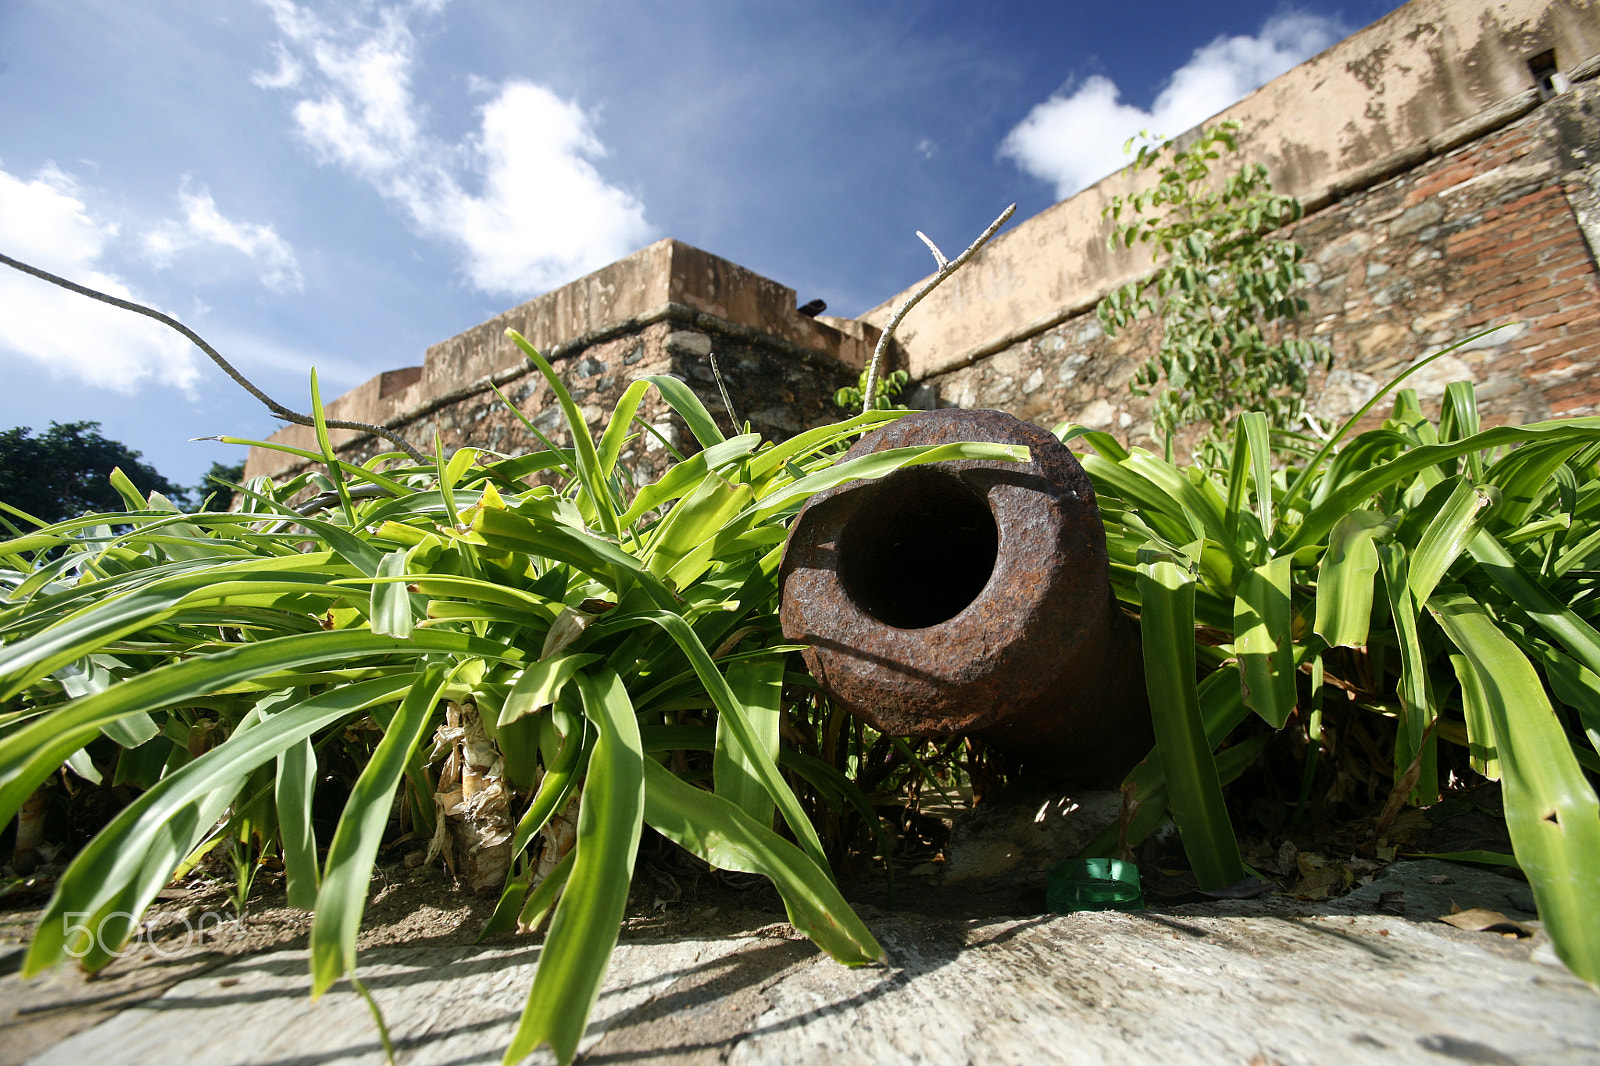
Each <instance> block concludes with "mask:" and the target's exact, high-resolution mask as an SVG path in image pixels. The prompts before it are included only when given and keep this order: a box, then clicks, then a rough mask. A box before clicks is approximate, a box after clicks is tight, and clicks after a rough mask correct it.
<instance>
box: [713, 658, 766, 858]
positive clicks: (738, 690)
mask: <svg viewBox="0 0 1600 1066" xmlns="http://www.w3.org/2000/svg"><path fill="white" fill-rule="evenodd" d="M728 687H729V688H730V689H732V690H733V697H734V699H736V700H738V701H739V705H740V706H741V707H743V708H744V712H745V717H746V718H747V719H748V720H749V722H750V729H751V732H752V733H754V734H755V739H756V742H757V743H758V744H760V745H762V747H764V748H765V749H766V752H767V754H768V756H770V757H771V758H772V760H773V761H774V762H776V761H777V759H778V751H779V748H778V727H779V725H780V724H781V722H782V718H783V712H782V697H783V659H781V658H778V657H768V658H762V659H743V660H740V661H739V662H736V663H732V664H730V665H729V667H728ZM732 732H733V731H732V730H731V729H729V728H726V727H724V726H723V725H722V724H721V720H720V719H719V720H718V725H717V746H716V752H715V754H714V756H713V758H712V767H711V776H712V781H713V782H715V787H716V790H717V795H719V796H721V797H722V798H723V799H726V800H727V801H728V802H729V803H732V804H733V805H734V806H735V807H738V808H739V809H740V810H741V811H743V812H744V813H746V814H748V815H749V816H750V818H751V820H752V821H754V822H755V823H756V824H757V825H763V826H770V825H772V815H773V813H774V811H775V810H776V805H775V804H774V802H773V799H772V796H771V795H770V794H769V793H768V792H767V790H766V788H764V787H763V786H762V784H761V779H760V778H759V777H758V776H757V775H756V772H755V770H754V768H753V767H752V766H751V764H750V760H748V759H746V758H745V755H744V749H743V748H742V747H740V746H739V743H738V741H737V740H736V739H735V738H734V737H733V735H732Z"/></svg>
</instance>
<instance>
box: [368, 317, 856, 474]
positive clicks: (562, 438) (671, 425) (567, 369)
mask: <svg viewBox="0 0 1600 1066" xmlns="http://www.w3.org/2000/svg"><path fill="white" fill-rule="evenodd" d="M711 354H715V356H716V359H717V366H718V368H719V369H720V370H721V371H722V376H723V380H724V381H725V382H726V384H727V386H728V393H729V398H730V399H731V400H732V401H733V406H734V411H735V412H736V413H737V414H738V416H739V419H740V421H741V422H743V421H746V420H748V421H749V422H750V423H751V428H752V429H754V430H755V431H756V432H759V433H761V434H762V435H763V436H764V437H765V438H766V439H768V440H783V439H785V438H787V437H790V436H793V435H794V434H795V433H798V432H800V431H802V430H804V429H808V428H810V427H812V426H816V425H821V424H824V423H826V422H831V421H835V420H837V419H838V418H840V417H843V414H844V413H843V412H841V411H839V409H838V408H836V407H834V406H833V394H834V393H835V392H836V391H837V390H839V389H840V388H842V387H844V386H845V385H849V384H854V383H855V380H856V372H855V371H854V370H853V369H852V368H849V367H846V366H843V365H842V364H839V363H837V362H836V361H834V360H832V359H829V358H827V357H825V356H822V355H813V356H808V355H807V354H806V353H803V352H796V351H794V350H792V349H791V348H789V347H787V346H779V345H778V344H777V343H776V342H774V341H772V340H771V339H767V340H766V341H765V343H764V342H763V339H762V338H761V337H760V336H759V335H755V334H753V332H752V331H751V330H749V329H739V328H738V327H735V326H732V325H731V324H729V323H725V322H722V321H721V320H718V319H715V318H713V317H712V316H710V315H705V314H700V313H696V312H693V311H690V310H689V309H687V308H685V309H683V310H682V312H681V317H679V318H666V319H662V320H660V321H657V322H652V323H649V324H647V325H644V326H642V327H641V328H640V329H638V330H637V331H634V332H629V333H625V334H623V335H621V336H617V337H612V338H610V339H607V340H602V341H598V342H596V343H594V344H590V345H587V346H581V347H574V346H570V345H569V346H565V347H564V349H563V350H559V351H558V353H557V355H556V357H555V358H554V359H552V365H553V366H554V367H555V370H556V373H557V374H558V375H559V376H560V378H561V381H562V384H564V385H565V386H566V387H567V390H568V391H569V392H570V393H571V394H572V398H573V400H574V401H575V402H576V403H577V405H578V407H579V410H580V411H581V412H582V414H583V417H584V420H585V421H586V422H587V423H588V425H589V430H590V433H591V434H592V435H593V436H594V437H595V438H596V439H598V437H599V434H600V433H602V432H603V431H604V430H605V427H606V424H607V422H608V421H609V420H610V418H611V413H612V410H613V409H614V408H615V407H616V403H617V400H618V399H619V398H620V397H621V396H622V394H623V392H624V391H625V390H626V389H627V387H628V385H629V384H630V383H631V382H633V381H634V380H635V379H637V378H641V377H645V376H647V375H653V374H660V375H667V376H670V377H676V378H678V379H680V380H682V381H684V382H685V383H687V384H688V385H689V387H690V388H691V389H692V390H693V391H694V393H695V395H696V396H697V397H699V399H700V401H701V402H702V403H703V404H705V406H706V409H707V410H708V411H710V412H711V415H712V417H713V418H715V419H716V421H717V424H718V426H719V427H720V428H721V429H722V430H723V432H724V433H730V434H731V433H732V432H733V430H732V426H731V424H730V421H729V419H728V417H727V412H726V410H725V409H724V407H723V402H722V397H721V394H720V392H719V391H718V389H717V385H716V381H715V378H714V376H713V374H712V372H711V364H710V359H709V356H710V355H711ZM499 389H500V392H501V393H503V394H504V395H505V398H506V399H507V400H509V401H511V402H512V403H513V404H515V405H516V407H517V409H518V410H519V411H521V412H522V414H523V415H524V416H525V417H527V418H528V420H529V421H531V422H532V423H533V425H535V426H536V427H538V429H539V431H540V432H541V433H543V434H545V436H547V437H549V438H550V439H551V440H552V441H553V442H555V443H556V444H557V445H567V444H570V443H571V438H570V435H569V434H568V432H567V428H566V422H565V420H564V418H563V417H562V413H561V407H560V405H559V404H558V403H557V402H556V398H555V395H554V392H553V391H552V390H551V388H550V385H549V383H548V382H546V381H545V379H544V377H543V375H541V374H540V373H539V372H538V371H537V370H534V369H533V368H532V366H531V364H530V366H529V368H528V370H527V371H526V372H524V373H522V374H519V375H517V376H515V377H511V378H509V379H508V380H502V381H501V383H500V385H499ZM638 415H639V417H640V418H641V419H643V420H644V421H646V422H648V423H650V424H651V426H652V427H653V428H654V429H655V430H656V432H658V433H659V434H661V436H662V437H664V438H665V439H666V440H667V441H668V442H669V443H670V444H672V446H673V447H675V448H677V449H679V450H680V451H683V452H685V453H689V452H693V451H696V450H698V445H697V444H696V443H695V440H694V438H693V436H692V435H691V434H690V433H689V432H688V430H687V428H686V427H685V426H684V424H683V420H682V419H681V418H679V417H678V416H677V415H676V414H675V413H674V412H672V411H671V409H670V408H668V406H667V405H666V403H665V402H664V401H662V400H661V398H660V395H659V393H657V392H656V391H655V390H651V391H650V392H648V393H647V394H646V397H645V400H644V403H643V404H642V405H641V406H640V408H639V412H638ZM394 428H395V429H396V431H397V432H399V433H400V435H401V436H403V437H405V438H406V439H407V440H409V441H410V442H411V443H412V444H413V445H414V446H416V447H417V448H419V449H421V450H422V451H424V452H428V451H431V449H432V447H433V440H434V434H435V433H437V434H438V435H439V439H440V442H441V443H442V444H443V446H444V450H445V454H447V455H448V454H449V453H450V452H451V451H453V450H454V449H456V448H460V447H467V446H471V447H476V448H487V449H489V450H491V451H495V452H500V453H502V454H505V455H521V454H525V453H527V452H530V451H537V450H539V449H540V448H542V447H543V445H542V444H541V443H540V442H539V441H538V439H537V438H536V437H534V435H533V434H531V433H529V432H528V430H527V428H526V427H525V426H524V425H523V424H522V420H521V419H519V418H518V417H517V416H516V415H515V414H513V413H512V412H511V410H510V409H509V408H507V407H506V405H505V404H504V403H503V402H501V400H500V398H499V397H498V396H496V395H495V393H494V391H493V390H491V389H488V388H485V389H483V390H482V391H479V392H475V393H473V394H472V395H470V396H466V397H464V398H461V399H459V400H456V401H454V402H451V403H448V404H445V405H443V406H440V407H438V408H436V409H434V410H432V411H429V412H428V413H427V414H425V415H423V416H421V417H419V418H417V419H415V420H413V421H410V422H407V423H405V424H403V425H400V426H397V427H394ZM636 432H637V433H638V439H637V440H635V441H634V442H633V443H632V444H630V445H629V447H628V448H627V449H625V450H624V451H623V453H622V454H621V455H620V456H619V458H618V466H619V468H620V469H623V470H625V471H626V472H627V474H628V476H629V477H630V479H631V480H632V481H633V483H634V484H635V485H642V484H647V483H648V482H650V481H651V480H654V479H655V478H656V477H658V476H659V475H660V474H661V473H662V472H663V471H664V470H665V469H666V466H667V460H668V458H669V453H668V452H667V450H666V448H665V447H664V446H663V445H662V444H661V442H660V441H659V440H657V439H656V438H655V437H654V436H652V435H650V434H649V433H647V432H645V431H644V430H637V429H636ZM392 447H393V446H392V445H391V444H390V443H389V442H388V441H385V440H381V439H378V438H375V437H370V436H367V437H361V438H358V439H356V440H354V441H352V442H350V443H349V444H346V445H345V446H343V447H341V448H340V449H339V452H340V456H341V458H344V459H345V460H347V461H350V462H364V461H365V460H367V459H369V458H371V457H372V456H373V455H376V454H379V453H381V452H384V451H390V450H392Z"/></svg>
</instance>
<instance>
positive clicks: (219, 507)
mask: <svg viewBox="0 0 1600 1066" xmlns="http://www.w3.org/2000/svg"><path fill="white" fill-rule="evenodd" d="M243 480H244V464H243V463H234V464H233V465H232V466H228V465H227V464H225V463H212V464H211V469H210V470H207V471H206V476H205V477H204V478H202V479H201V481H200V484H198V485H196V486H195V487H194V488H193V489H191V490H190V491H191V492H192V493H193V494H194V503H195V510H197V511H226V510H228V509H230V508H231V507H232V506H233V498H234V497H235V496H236V495H238V493H236V492H234V491H233V489H232V488H231V487H230V486H233V485H237V484H238V483H239V482H241V481H243ZM219 481H226V482H227V483H228V484H226V485H219V484H217V482H219ZM207 497H210V499H207Z"/></svg>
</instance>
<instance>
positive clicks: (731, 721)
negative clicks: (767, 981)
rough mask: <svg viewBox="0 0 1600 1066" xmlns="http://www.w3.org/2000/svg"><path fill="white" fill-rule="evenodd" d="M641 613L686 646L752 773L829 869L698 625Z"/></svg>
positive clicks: (806, 845) (803, 843)
mask: <svg viewBox="0 0 1600 1066" xmlns="http://www.w3.org/2000/svg"><path fill="white" fill-rule="evenodd" d="M637 617H638V618H639V619H640V620H642V621H647V622H652V623H654V624H655V625H658V626H660V627H661V628H662V629H664V630H666V632H667V635H668V636H670V637H672V639H673V640H674V641H675V642H676V643H677V645H678V647H680V648H682V649H683V653H684V655H685V656H687V657H688V659H689V664H690V665H691V666H693V667H694V672H695V674H696V676H698V677H699V678H700V683H701V684H702V685H704V686H705V688H706V692H707V694H709V695H710V696H711V699H712V702H714V703H715V704H716V705H717V724H718V728H719V729H722V728H726V730H727V734H728V737H729V738H730V739H731V740H732V741H733V743H734V744H736V745H737V746H738V747H739V748H740V750H741V752H742V755H743V758H744V759H745V760H746V762H747V764H748V767H749V770H750V772H751V774H752V775H753V776H754V777H755V778H756V779H757V780H758V781H760V783H761V785H762V787H763V788H765V789H766V790H767V794H768V795H770V796H771V797H772V798H773V800H774V801H776V803H777V806H778V811H779V813H781V814H782V815H783V820H784V822H785V823H787V824H788V826H789V831H790V832H792V833H793V834H794V835H795V839H796V840H798V841H799V842H800V847H801V848H802V849H804V851H805V853H806V854H807V855H809V856H811V860H812V861H813V862H815V863H816V864H817V866H818V867H820V868H821V869H824V870H826V869H827V868H828V860H827V857H826V856H825V855H824V853H823V850H822V841H820V840H819V839H817V831H816V829H815V827H813V826H812V824H811V819H810V818H807V817H806V813H805V809H804V808H803V807H801V806H800V800H799V799H798V798H797V797H796V796H795V794H794V790H793V789H791V788H790V787H789V785H788V783H787V782H786V781H784V779H783V775H782V774H780V773H779V772H778V765H777V763H776V762H774V761H773V759H772V756H771V754H770V753H769V752H768V750H767V748H766V746H765V745H764V744H763V742H762V740H761V738H760V736H759V735H758V734H757V733H756V730H755V727H754V726H753V725H752V724H751V723H750V720H749V718H748V717H747V716H746V715H745V710H744V707H743V705H742V704H740V702H739V700H738V699H737V697H735V696H734V694H733V690H732V689H731V688H729V687H728V682H727V679H726V678H724V677H723V676H722V673H721V672H720V671H719V670H718V669H717V666H716V663H714V662H712V661H711V654H710V653H709V652H708V651H706V646H705V645H704V644H702V643H701V642H700V638H699V636H697V635H696V634H695V631H694V629H693V628H691V627H690V625H689V623H688V622H686V621H684V620H683V618H681V617H680V616H678V615H676V614H673V613H672V612H670V611H645V612H641V613H640V614H639V615H638V616H637Z"/></svg>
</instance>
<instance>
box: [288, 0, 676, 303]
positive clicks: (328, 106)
mask: <svg viewBox="0 0 1600 1066" xmlns="http://www.w3.org/2000/svg"><path fill="white" fill-rule="evenodd" d="M264 2H265V3H266V4H267V6H268V8H269V9H270V10H271V11H272V14H273V18H274V19H275V20H276V22H277V24H278V29H279V30H280V31H281V32H282V33H283V35H284V37H285V39H286V41H287V42H288V43H289V45H290V46H291V47H293V48H295V49H297V50H298V51H299V53H300V54H301V55H302V57H303V58H304V60H305V63H306V67H307V69H308V70H309V71H314V74H308V75H307V76H305V77H303V78H302V79H301V80H300V82H298V83H297V84H298V86H299V91H300V92H301V93H302V94H303V95H302V96H301V98H300V99H299V100H298V101H297V102H296V103H295V105H294V109H293V114H294V120H295V125H296V128H297V130H298V132H299V134H300V136H301V137H302V138H303V139H304V140H305V142H306V143H307V144H308V145H309V146H310V147H311V149H312V150H313V151H314V152H315V153H316V154H317V157H318V159H319V160H320V161H321V162H323V163H325V164H331V165H337V166H341V167H344V168H346V169H347V170H349V171H351V172H352V173H354V174H356V175H357V176H359V177H361V178H362V179H364V180H365V181H367V182H369V183H370V184H371V185H372V186H373V187H374V188H375V189H377V190H378V192H379V193H381V194H382V195H383V196H385V197H387V198H388V199H391V200H393V201H394V202H395V203H397V204H398V205H399V206H400V207H401V208H402V209H403V210H404V211H405V212H406V214H407V215H408V216H409V217H410V219H411V221H412V222H413V224H414V225H415V226H416V227H417V229H418V230H419V231H420V232H422V233H424V234H427V235H429V236H432V237H437V238H441V239H444V240H446V241H449V242H450V243H452V244H454V245H456V246H457V247H459V248H460V249H461V251H462V253H463V259H464V263H463V266H464V269H465V272H466V274H467V276H468V278H469V279H470V280H471V282H472V284H473V285H474V286H476V287H477V288H479V289H481V290H483V291H485V292H491V293H496V294H500V293H506V294H512V295H529V294H532V293H534V292H539V291H542V290H545V289H549V288H552V287H554V286H556V285H559V284H561V283H563V282H565V281H569V280H571V279H572V278H574V277H576V276H578V275H580V274H583V273H585V272H586V271H589V270H593V269H595V268H597V267H600V266H603V265H605V264H606V263H608V262H610V261H612V260H614V259H616V258H618V257H619V256H622V255H625V254H627V253H628V252H631V251H633V250H634V249H635V248H637V247H638V246H639V245H641V244H643V243H644V242H645V241H647V240H648V239H649V238H650V236H651V229H650V226H649V225H648V223H646V222H645V219H644V208H643V205H641V204H640V203H639V201H638V200H637V199H635V198H634V197H633V196H631V195H629V194H628V193H626V192H625V191H623V190H621V189H619V188H617V187H616V186H613V185H611V184H609V183H608V182H607V181H606V180H605V178H604V177H602V176H601V174H600V173H599V171H598V170H597V169H596V168H595V165H594V162H593V161H594V160H596V159H599V158H601V157H603V156H604V155H605V148H604V146H603V145H602V144H601V143H600V141H599V139H598V138H597V137H596V136H595V134H594V131H593V128H592V124H591V122H590V119H589V116H588V115H586V114H585V113H584V112H583V110H582V109H581V108H579V107H578V105H577V104H575V103H573V102H571V101H566V100H562V99H561V98H560V97H558V96H557V95H556V94H555V93H554V92H552V91H551V90H550V89H549V88H547V87H545V86H541V85H535V84H533V83H531V82H528V81H521V80H513V81H509V82H506V83H504V84H502V85H500V86H498V87H494V86H488V85H486V84H484V83H482V81H481V79H477V80H476V81H475V83H474V86H473V88H474V89H475V91H485V90H487V92H488V94H490V95H491V99H490V100H489V101H488V102H487V103H486V104H485V105H484V106H483V107H482V108H481V109H480V112H479V130H478V132H477V134H476V135H475V136H473V137H470V138H468V139H466V140H465V141H464V142H462V143H459V144H447V143H443V142H441V141H440V140H438V139H437V138H434V137H431V136H429V135H428V134H427V132H426V131H425V129H424V118H425V116H424V115H423V114H422V111H421V109H420V108H419V106H418V104H417V102H416V100H415V99H414V97H413V94H412V92H411V79H412V73H413V70H414V68H415V53H416V38H415V37H414V35H413V34H412V32H411V29H410V26H409V25H408V23H407V19H408V18H409V17H410V16H411V15H412V14H413V13H415V12H419V11H420V12H423V13H431V12H436V11H437V10H439V9H440V8H442V7H443V4H442V2H438V0H414V2H413V3H411V4H410V5H401V6H391V7H386V8H383V9H381V10H379V11H378V12H377V14H376V17H375V21H373V22H370V23H355V22H351V23H347V24H345V25H342V26H333V25H330V24H329V23H328V22H326V21H323V20H322V19H320V18H318V17H317V16H316V15H315V14H313V13H311V12H310V11H308V10H307V9H305V8H302V7H300V6H298V5H296V4H294V3H293V2H291V0H264ZM258 84H259V82H258ZM474 189H475V190H476V191H472V190H474Z"/></svg>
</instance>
